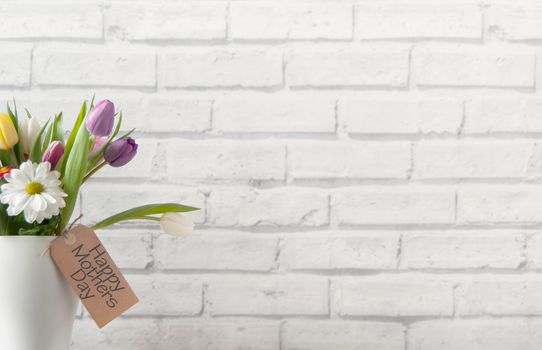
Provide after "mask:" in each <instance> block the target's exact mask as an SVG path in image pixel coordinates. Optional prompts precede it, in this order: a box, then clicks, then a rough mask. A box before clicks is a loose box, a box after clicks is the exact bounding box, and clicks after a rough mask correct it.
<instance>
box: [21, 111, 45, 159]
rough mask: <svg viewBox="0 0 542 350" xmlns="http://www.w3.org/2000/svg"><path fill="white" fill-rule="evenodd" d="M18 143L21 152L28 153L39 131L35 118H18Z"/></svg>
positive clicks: (38, 124)
mask: <svg viewBox="0 0 542 350" xmlns="http://www.w3.org/2000/svg"><path fill="white" fill-rule="evenodd" d="M18 131H19V144H20V145H21V150H22V151H23V153H26V154H30V149H31V148H32V145H33V144H34V140H35V139H36V136H38V133H39V131H40V123H39V122H38V120H37V119H36V118H27V117H22V118H21V119H20V120H19V130H18Z"/></svg>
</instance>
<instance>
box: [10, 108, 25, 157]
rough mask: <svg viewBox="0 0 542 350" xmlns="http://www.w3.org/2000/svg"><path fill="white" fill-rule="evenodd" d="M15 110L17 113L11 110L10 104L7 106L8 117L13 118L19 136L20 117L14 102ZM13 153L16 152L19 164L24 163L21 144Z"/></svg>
mask: <svg viewBox="0 0 542 350" xmlns="http://www.w3.org/2000/svg"><path fill="white" fill-rule="evenodd" d="M13 108H14V111H15V112H13V111H12V110H11V108H10V107H9V103H8V104H7V110H8V115H9V117H10V118H11V122H12V123H13V126H14V127H15V131H16V132H17V135H19V117H18V115H17V104H16V103H15V100H13ZM13 151H14V152H15V156H16V157H17V162H18V163H21V162H24V157H23V151H22V149H21V145H20V142H17V144H16V145H15V146H13Z"/></svg>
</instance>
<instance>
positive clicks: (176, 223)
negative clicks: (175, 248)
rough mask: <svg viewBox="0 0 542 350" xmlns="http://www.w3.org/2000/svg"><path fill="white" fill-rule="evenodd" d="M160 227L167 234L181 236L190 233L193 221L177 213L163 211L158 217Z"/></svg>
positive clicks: (192, 229)
mask: <svg viewBox="0 0 542 350" xmlns="http://www.w3.org/2000/svg"><path fill="white" fill-rule="evenodd" d="M160 228H161V229H162V231H164V232H165V233H167V234H170V235H173V236H181V235H187V234H190V233H192V231H194V223H193V222H192V220H190V219H189V218H187V217H186V216H183V215H181V214H179V213H164V214H163V215H162V217H161V218H160Z"/></svg>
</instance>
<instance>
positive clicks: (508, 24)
mask: <svg viewBox="0 0 542 350" xmlns="http://www.w3.org/2000/svg"><path fill="white" fill-rule="evenodd" d="M541 15H542V6H541V4H540V3H538V2H536V1H525V2H521V3H518V4H514V3H508V4H507V3H498V2H497V3H494V4H492V5H491V6H489V7H488V9H487V11H486V13H485V30H486V35H488V36H489V37H491V36H493V37H496V38H499V39H507V40H511V41H524V40H538V39H542V29H540V28H541V26H542V20H541V19H540V17H541Z"/></svg>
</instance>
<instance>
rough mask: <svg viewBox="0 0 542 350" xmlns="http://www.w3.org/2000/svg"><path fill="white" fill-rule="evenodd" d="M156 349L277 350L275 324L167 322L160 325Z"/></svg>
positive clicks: (277, 330)
mask: <svg viewBox="0 0 542 350" xmlns="http://www.w3.org/2000/svg"><path fill="white" fill-rule="evenodd" d="M160 328H161V332H160V339H157V341H158V347H157V348H156V350H169V349H172V346H173V347H174V348H175V349H176V350H231V349H239V350H241V349H251V350H278V349H279V346H280V345H279V329H278V325H277V324H276V323H274V322H269V321H267V322H258V323H256V322H243V321H239V320H236V321H234V322H231V321H229V322H216V321H215V322H210V323H204V322H187V321H182V320H172V319H167V320H164V322H163V323H162V324H161V327H160Z"/></svg>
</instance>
